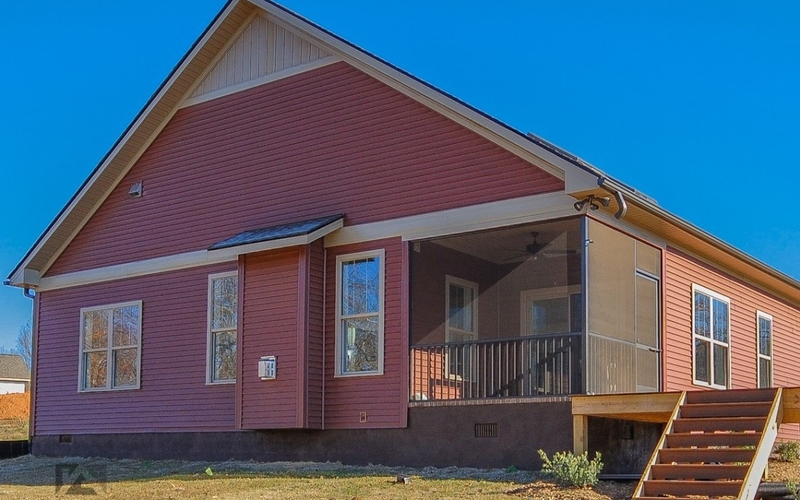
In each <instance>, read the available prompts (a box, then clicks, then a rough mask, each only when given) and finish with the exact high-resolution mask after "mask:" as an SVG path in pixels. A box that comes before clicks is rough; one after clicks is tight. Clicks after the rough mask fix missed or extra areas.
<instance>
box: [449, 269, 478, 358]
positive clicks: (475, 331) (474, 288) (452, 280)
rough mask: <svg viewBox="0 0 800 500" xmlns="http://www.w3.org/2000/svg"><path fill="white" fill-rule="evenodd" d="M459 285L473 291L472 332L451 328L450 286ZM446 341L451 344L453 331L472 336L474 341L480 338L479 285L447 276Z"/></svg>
mask: <svg viewBox="0 0 800 500" xmlns="http://www.w3.org/2000/svg"><path fill="white" fill-rule="evenodd" d="M451 283H452V284H454V285H458V286H460V287H463V288H471V289H472V297H473V298H472V331H471V332H468V331H466V330H459V329H458V328H454V327H451V326H450V284H451ZM444 293H445V295H444V297H445V299H444V340H445V342H451V335H450V333H451V331H452V332H456V333H464V334H471V335H472V337H473V338H472V340H477V338H478V293H479V290H478V284H477V283H474V282H472V281H467V280H465V279H461V278H456V277H455V276H450V275H449V274H447V275H445V279H444Z"/></svg>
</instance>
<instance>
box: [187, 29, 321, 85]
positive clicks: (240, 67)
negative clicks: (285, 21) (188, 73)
mask: <svg viewBox="0 0 800 500" xmlns="http://www.w3.org/2000/svg"><path fill="white" fill-rule="evenodd" d="M329 55H330V54H329V53H328V52H326V51H325V50H324V49H321V48H319V47H318V46H316V45H314V44H312V43H311V42H309V41H308V40H304V39H303V38H301V37H300V36H298V35H296V34H294V33H292V32H291V31H288V30H287V29H285V28H284V27H282V26H279V25H277V24H275V23H273V22H271V21H269V20H268V19H267V18H266V17H264V16H256V17H255V18H254V19H253V21H252V22H251V23H250V24H249V25H248V26H247V27H246V28H245V29H244V30H243V31H242V33H241V34H240V35H239V37H238V38H237V39H236V41H234V42H233V44H232V45H231V46H230V48H228V50H227V52H226V53H225V54H224V55H223V56H222V57H221V58H220V59H219V61H217V63H216V64H215V65H214V68H213V69H212V70H211V71H210V72H209V73H208V75H207V76H206V77H205V79H203V81H202V83H200V85H198V86H197V88H196V89H195V91H194V93H193V94H192V97H199V96H203V95H206V94H208V93H211V92H214V91H216V90H221V89H224V88H225V87H230V86H232V85H237V84H239V83H245V82H249V81H251V80H255V79H257V78H260V77H262V76H266V75H269V74H272V73H276V72H278V71H282V70H285V69H290V68H294V67H297V66H301V65H303V64H306V63H309V62H313V61H316V60H318V59H323V58H325V57H327V56H329Z"/></svg>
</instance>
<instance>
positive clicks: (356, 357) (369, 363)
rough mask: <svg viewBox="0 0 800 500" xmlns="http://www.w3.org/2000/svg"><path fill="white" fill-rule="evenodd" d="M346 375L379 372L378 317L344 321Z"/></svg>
mask: <svg viewBox="0 0 800 500" xmlns="http://www.w3.org/2000/svg"><path fill="white" fill-rule="evenodd" d="M342 332H343V334H344V338H345V345H344V350H343V351H344V352H343V353H342V355H343V357H344V359H343V361H344V363H343V365H344V369H343V370H342V371H343V372H345V373H352V372H367V371H377V370H378V316H371V317H369V318H359V319H346V320H344V321H342Z"/></svg>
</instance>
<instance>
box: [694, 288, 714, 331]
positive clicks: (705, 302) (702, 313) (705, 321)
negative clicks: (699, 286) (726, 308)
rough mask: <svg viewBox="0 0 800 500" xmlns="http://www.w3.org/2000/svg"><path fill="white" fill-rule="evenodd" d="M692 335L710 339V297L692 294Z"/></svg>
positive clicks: (697, 293) (698, 293) (696, 293)
mask: <svg viewBox="0 0 800 500" xmlns="http://www.w3.org/2000/svg"><path fill="white" fill-rule="evenodd" d="M694 333H695V334H696V335H702V336H703V337H711V297H709V296H708V295H705V294H703V293H700V292H695V293H694Z"/></svg>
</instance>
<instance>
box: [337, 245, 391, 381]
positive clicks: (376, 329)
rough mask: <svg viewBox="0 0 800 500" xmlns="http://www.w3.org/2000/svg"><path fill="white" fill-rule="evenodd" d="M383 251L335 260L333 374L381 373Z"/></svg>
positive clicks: (346, 256)
mask: <svg viewBox="0 0 800 500" xmlns="http://www.w3.org/2000/svg"><path fill="white" fill-rule="evenodd" d="M383 282H384V251H383V250H376V251H370V252H363V253H358V254H350V255H341V256H339V257H337V259H336V362H335V365H336V366H335V367H336V375H337V376H347V375H380V374H382V373H383Z"/></svg>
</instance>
